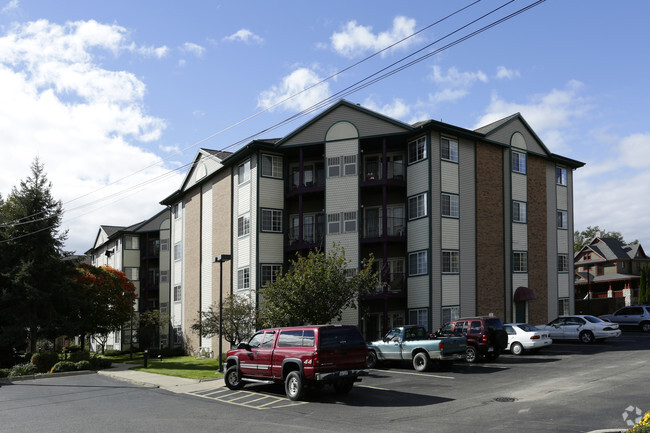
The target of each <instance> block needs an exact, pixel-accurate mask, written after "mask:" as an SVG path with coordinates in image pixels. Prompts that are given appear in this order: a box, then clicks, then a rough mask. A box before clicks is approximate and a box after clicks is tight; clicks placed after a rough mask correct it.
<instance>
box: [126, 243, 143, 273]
mask: <svg viewBox="0 0 650 433" xmlns="http://www.w3.org/2000/svg"><path fill="white" fill-rule="evenodd" d="M122 246H124V245H122ZM123 265H124V267H125V268H130V267H135V268H139V267H140V250H124V263H123Z"/></svg>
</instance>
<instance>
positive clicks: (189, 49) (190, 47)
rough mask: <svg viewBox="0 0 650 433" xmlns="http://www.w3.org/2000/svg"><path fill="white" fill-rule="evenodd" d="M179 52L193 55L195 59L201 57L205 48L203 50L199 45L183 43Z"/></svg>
mask: <svg viewBox="0 0 650 433" xmlns="http://www.w3.org/2000/svg"><path fill="white" fill-rule="evenodd" d="M181 51H183V52H184V53H190V54H193V55H195V56H196V57H202V56H203V53H205V48H203V47H202V46H201V45H198V44H195V43H192V42H185V43H184V44H183V46H182V47H181Z"/></svg>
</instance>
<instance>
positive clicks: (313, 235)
mask: <svg viewBox="0 0 650 433" xmlns="http://www.w3.org/2000/svg"><path fill="white" fill-rule="evenodd" d="M324 236H325V224H323V223H305V224H303V225H302V239H300V227H299V226H290V227H289V233H288V240H289V245H290V246H292V245H296V244H298V243H301V242H302V243H303V244H320V243H321V241H322V240H323V238H324Z"/></svg>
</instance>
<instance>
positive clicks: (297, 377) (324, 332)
mask: <svg viewBox="0 0 650 433" xmlns="http://www.w3.org/2000/svg"><path fill="white" fill-rule="evenodd" d="M367 357H368V348H367V347H366V342H365V340H364V339H363V336H362V335H361V333H360V332H359V330H358V329H357V328H356V327H355V326H345V325H315V326H298V327H293V328H273V329H263V330H261V331H258V332H257V333H255V335H253V336H252V337H251V339H250V340H249V341H248V343H240V344H239V346H238V347H237V348H236V349H231V350H229V351H228V353H227V354H226V375H225V377H224V379H225V382H226V386H227V387H228V388H230V389H241V388H242V387H243V386H244V384H245V383H249V382H250V383H275V382H284V386H285V392H286V394H287V397H289V398H290V399H291V400H300V399H302V398H303V396H304V391H305V388H306V387H308V386H314V387H315V388H320V387H321V386H322V385H325V384H329V385H332V386H333V387H334V390H335V391H336V392H337V393H340V394H344V393H348V392H350V391H351V390H352V386H353V385H354V382H358V381H361V379H360V378H359V376H362V375H364V374H367V370H366V368H367V367H366V362H367Z"/></svg>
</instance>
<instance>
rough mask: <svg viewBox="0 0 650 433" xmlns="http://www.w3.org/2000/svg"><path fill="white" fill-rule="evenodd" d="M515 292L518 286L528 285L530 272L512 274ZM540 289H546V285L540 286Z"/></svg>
mask: <svg viewBox="0 0 650 433" xmlns="http://www.w3.org/2000/svg"><path fill="white" fill-rule="evenodd" d="M512 287H513V292H514V291H515V290H517V287H528V274H512ZM539 290H546V287H539Z"/></svg>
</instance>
